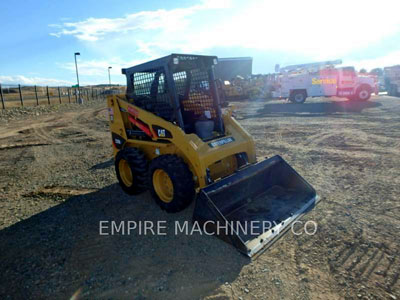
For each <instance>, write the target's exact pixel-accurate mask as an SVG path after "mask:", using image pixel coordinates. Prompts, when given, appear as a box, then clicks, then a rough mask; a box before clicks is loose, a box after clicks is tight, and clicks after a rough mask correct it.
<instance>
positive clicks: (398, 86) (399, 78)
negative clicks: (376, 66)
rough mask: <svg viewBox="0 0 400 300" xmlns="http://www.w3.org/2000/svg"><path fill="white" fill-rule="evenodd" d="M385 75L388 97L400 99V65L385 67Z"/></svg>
mask: <svg viewBox="0 0 400 300" xmlns="http://www.w3.org/2000/svg"><path fill="white" fill-rule="evenodd" d="M383 74H384V75H383V76H384V81H385V88H386V91H387V92H388V95H389V96H395V97H400V65H396V66H392V67H385V68H384V69H383Z"/></svg>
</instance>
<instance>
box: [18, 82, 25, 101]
mask: <svg viewBox="0 0 400 300" xmlns="http://www.w3.org/2000/svg"><path fill="white" fill-rule="evenodd" d="M18 90H19V99H20V100H21V106H22V107H23V106H24V99H23V98H22V91H21V85H20V84H18Z"/></svg>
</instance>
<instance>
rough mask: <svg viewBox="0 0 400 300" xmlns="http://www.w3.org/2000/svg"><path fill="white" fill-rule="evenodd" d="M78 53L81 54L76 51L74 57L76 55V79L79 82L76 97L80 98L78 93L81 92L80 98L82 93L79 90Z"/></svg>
mask: <svg viewBox="0 0 400 300" xmlns="http://www.w3.org/2000/svg"><path fill="white" fill-rule="evenodd" d="M77 55H81V54H80V53H79V52H75V53H74V57H75V70H76V81H77V83H78V92H77V91H76V90H75V93H76V98H77V99H78V94H79V99H80V98H81V93H80V91H79V74H78V63H77V61H76V56H77Z"/></svg>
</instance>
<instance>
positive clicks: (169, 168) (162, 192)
mask: <svg viewBox="0 0 400 300" xmlns="http://www.w3.org/2000/svg"><path fill="white" fill-rule="evenodd" d="M149 181H150V183H151V184H150V191H151V194H152V196H153V198H154V200H155V201H156V203H157V204H158V205H159V206H160V207H161V209H163V210H165V211H166V212H168V213H175V212H179V211H181V210H183V209H185V208H186V207H188V206H189V204H190V203H191V202H192V201H193V199H194V197H195V196H196V192H195V188H194V181H193V174H192V172H191V171H190V170H189V167H188V166H187V165H186V163H185V162H184V161H183V160H182V159H181V158H180V157H178V156H176V155H170V154H168V155H161V156H159V157H156V158H155V159H153V160H152V161H151V162H150V167H149Z"/></svg>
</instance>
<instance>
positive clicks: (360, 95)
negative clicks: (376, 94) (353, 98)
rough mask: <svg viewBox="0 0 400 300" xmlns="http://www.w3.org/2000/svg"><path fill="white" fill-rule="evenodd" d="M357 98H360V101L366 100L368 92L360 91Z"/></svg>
mask: <svg viewBox="0 0 400 300" xmlns="http://www.w3.org/2000/svg"><path fill="white" fill-rule="evenodd" d="M358 96H359V97H360V99H367V98H368V92H367V91H366V90H362V91H361V92H360V93H359V94H358Z"/></svg>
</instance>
